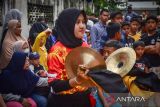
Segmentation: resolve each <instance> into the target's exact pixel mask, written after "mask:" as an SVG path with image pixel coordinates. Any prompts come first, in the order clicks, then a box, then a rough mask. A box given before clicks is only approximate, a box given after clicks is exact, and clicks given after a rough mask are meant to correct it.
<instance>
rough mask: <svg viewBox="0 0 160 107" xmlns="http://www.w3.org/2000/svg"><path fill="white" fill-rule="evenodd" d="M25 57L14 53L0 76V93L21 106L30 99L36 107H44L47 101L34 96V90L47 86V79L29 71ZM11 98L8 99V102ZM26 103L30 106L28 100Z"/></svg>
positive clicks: (25, 54) (25, 55) (27, 60)
mask: <svg viewBox="0 0 160 107" xmlns="http://www.w3.org/2000/svg"><path fill="white" fill-rule="evenodd" d="M27 55H28V54H27V53H23V52H14V54H13V56H12V59H11V61H10V63H9V65H8V66H7V68H6V69H5V70H4V71H3V72H2V73H1V75H0V86H1V88H0V92H1V93H2V94H7V95H8V97H11V98H12V100H13V101H17V102H19V103H21V104H22V105H23V102H26V100H27V99H28V98H30V99H31V97H32V99H33V100H34V101H35V102H36V103H37V106H38V107H46V105H47V99H44V97H41V96H40V95H38V94H36V91H35V88H36V87H45V86H48V81H47V80H48V79H45V78H40V77H38V76H36V75H35V74H34V73H32V72H31V71H30V69H29V58H28V57H27ZM10 93H11V95H10V96H9V94H10ZM15 96H17V97H15ZM11 98H10V99H9V98H8V101H10V100H11ZM6 99H7V98H6ZM23 100H24V101H23ZM33 100H32V101H33ZM27 101H28V103H29V104H30V102H29V100H27ZM26 103H27V102H26ZM27 107H28V106H27ZM29 107H30V106H29ZM31 107H33V106H31Z"/></svg>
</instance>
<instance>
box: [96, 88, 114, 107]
mask: <svg viewBox="0 0 160 107" xmlns="http://www.w3.org/2000/svg"><path fill="white" fill-rule="evenodd" d="M97 89H98V95H99V97H100V99H101V101H102V103H103V106H104V107H110V106H111V104H112V103H109V102H107V101H106V99H105V97H104V95H103V90H102V89H101V88H97Z"/></svg>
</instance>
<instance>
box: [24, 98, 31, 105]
mask: <svg viewBox="0 0 160 107" xmlns="http://www.w3.org/2000/svg"><path fill="white" fill-rule="evenodd" d="M22 105H23V107H31V104H30V103H29V101H28V100H27V99H26V98H24V99H23V101H22Z"/></svg>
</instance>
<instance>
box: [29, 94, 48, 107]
mask: <svg viewBox="0 0 160 107" xmlns="http://www.w3.org/2000/svg"><path fill="white" fill-rule="evenodd" d="M31 97H32V99H33V100H34V101H35V102H36V103H37V107H47V98H46V97H44V96H41V95H38V94H32V96H31Z"/></svg>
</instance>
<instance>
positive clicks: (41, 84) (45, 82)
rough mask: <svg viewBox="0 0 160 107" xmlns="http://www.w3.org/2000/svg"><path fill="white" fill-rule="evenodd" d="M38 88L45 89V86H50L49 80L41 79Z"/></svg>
mask: <svg viewBox="0 0 160 107" xmlns="http://www.w3.org/2000/svg"><path fill="white" fill-rule="evenodd" d="M36 86H38V87H45V86H48V78H41V77H40V78H39V80H38V82H37V84H36Z"/></svg>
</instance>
